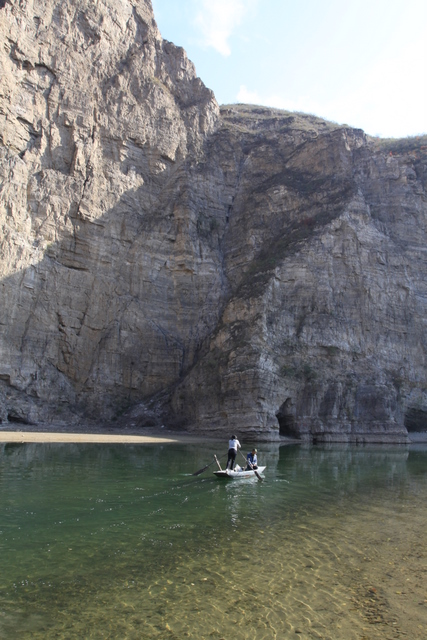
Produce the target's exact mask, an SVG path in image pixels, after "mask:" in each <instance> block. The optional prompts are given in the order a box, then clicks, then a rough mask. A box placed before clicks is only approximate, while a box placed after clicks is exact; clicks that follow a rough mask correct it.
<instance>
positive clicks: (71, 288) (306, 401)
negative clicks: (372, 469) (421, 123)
mask: <svg viewBox="0 0 427 640" xmlns="http://www.w3.org/2000/svg"><path fill="white" fill-rule="evenodd" d="M2 5H3V6H2V7H1V8H0V30H1V34H2V41H3V48H2V50H1V52H0V62H1V68H2V82H1V86H0V133H1V139H0V181H1V182H0V225H1V237H0V242H1V255H0V275H1V282H0V287H1V288H0V292H1V293H0V419H1V421H2V424H3V425H5V424H7V423H8V422H13V421H16V422H21V423H25V422H26V423H49V422H51V423H52V422H59V421H62V422H63V423H67V424H68V423H70V422H82V421H84V420H88V419H91V420H97V421H107V420H116V423H117V424H132V425H134V426H141V427H142V426H146V425H155V424H161V423H164V424H168V425H171V426H176V427H180V426H181V427H185V428H187V429H190V430H194V431H199V432H201V433H202V432H203V433H208V432H209V433H213V432H217V433H218V434H228V433H229V431H230V429H232V430H233V431H237V432H238V433H239V434H241V436H242V437H249V436H251V437H257V438H264V439H271V440H273V439H277V438H278V437H279V435H280V434H281V435H293V436H297V437H302V438H305V439H313V440H317V441H321V440H349V441H404V440H405V438H406V437H407V430H408V429H409V430H418V431H419V430H424V429H426V421H425V419H426V416H427V380H426V367H425V358H426V335H427V334H426V327H425V323H426V320H425V318H426V317H427V313H426V311H427V308H426V307H427V285H426V282H427V265H426V259H425V255H426V253H425V252H426V250H425V247H426V246H427V243H426V219H427V218H426V214H427V205H426V183H427V152H426V149H427V147H426V140H425V138H424V139H423V138H420V139H411V140H402V141H379V140H372V139H370V138H368V137H366V136H365V135H364V133H363V132H362V131H360V130H354V129H352V128H350V127H347V126H339V125H335V124H331V123H328V122H325V121H323V120H321V119H318V118H315V117H312V116H306V115H302V114H293V113H288V112H283V111H275V110H271V109H265V108H257V107H250V106H242V105H233V106H229V107H223V108H222V109H221V111H220V109H219V107H218V105H217V103H216V101H215V98H214V96H213V94H212V92H211V91H209V90H208V89H207V88H206V87H205V86H204V85H203V83H202V82H201V80H200V79H199V78H198V77H197V75H196V72H195V69H194V66H193V65H192V63H191V62H190V61H189V60H188V58H187V56H186V54H185V52H184V51H183V50H182V49H180V48H178V47H175V46H174V45H173V44H171V43H169V42H166V41H164V40H162V38H161V36H160V34H159V32H158V29H157V27H156V24H155V20H154V16H153V12H152V7H151V3H150V2H149V0H116V1H115V2H112V1H110V0H102V1H98V2H97V3H93V2H87V0H72V1H69V2H53V1H52V0H47V1H46V0H45V1H43V2H42V1H41V0H40V1H39V0H27V1H25V0H21V1H20V2H18V1H17V0H6V1H5V2H4V3H2Z"/></svg>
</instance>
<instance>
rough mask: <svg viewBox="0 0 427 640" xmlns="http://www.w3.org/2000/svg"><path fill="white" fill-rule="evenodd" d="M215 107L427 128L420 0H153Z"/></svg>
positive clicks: (426, 56) (400, 132) (424, 22)
mask: <svg viewBox="0 0 427 640" xmlns="http://www.w3.org/2000/svg"><path fill="white" fill-rule="evenodd" d="M152 3H153V8H154V14H155V17H156V21H157V24H158V27H159V29H160V32H161V34H162V36H163V37H164V38H166V39H167V40H171V41H172V42H174V43H175V44H176V45H178V46H181V47H184V49H185V50H186V52H187V54H188V57H189V58H190V59H191V60H192V61H193V62H194V64H195V66H196V71H197V74H198V75H199V76H200V78H201V79H202V80H203V82H204V83H205V84H206V85H207V86H208V87H209V88H210V89H212V90H213V91H214V93H215V96H216V98H217V100H218V102H219V103H220V104H228V103H233V102H247V103H252V104H262V105H266V106H271V107H279V108H282V109H287V110H290V111H303V112H305V113H314V114H315V115H318V116H320V117H322V118H325V119H327V120H333V121H335V122H339V123H341V124H343V123H346V124H349V125H351V126H354V127H360V128H361V129H363V130H364V131H366V133H369V134H371V135H379V136H382V137H403V136H408V135H418V134H421V133H427V0H346V1H345V0H339V1H338V0H152Z"/></svg>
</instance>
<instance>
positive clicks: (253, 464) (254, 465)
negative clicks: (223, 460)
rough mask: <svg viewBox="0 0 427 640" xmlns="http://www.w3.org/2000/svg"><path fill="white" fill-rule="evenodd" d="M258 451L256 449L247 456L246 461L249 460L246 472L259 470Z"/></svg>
mask: <svg viewBox="0 0 427 640" xmlns="http://www.w3.org/2000/svg"><path fill="white" fill-rule="evenodd" d="M257 453H258V452H257V450H256V449H252V451H250V452H249V453H248V455H247V456H246V460H247V462H248V463H247V465H246V469H245V470H246V471H249V470H250V469H258V456H257Z"/></svg>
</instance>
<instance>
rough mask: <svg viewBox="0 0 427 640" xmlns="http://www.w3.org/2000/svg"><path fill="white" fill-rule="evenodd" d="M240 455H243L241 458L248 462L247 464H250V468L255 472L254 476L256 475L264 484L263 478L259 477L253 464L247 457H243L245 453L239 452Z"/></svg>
mask: <svg viewBox="0 0 427 640" xmlns="http://www.w3.org/2000/svg"><path fill="white" fill-rule="evenodd" d="M239 453H240V454H241V456H242V458H243V460H244V461H245V462H247V463H248V465H249V466H250V468H251V469H252V471H253V472H254V474H255V475H256V477H257V478H258V480H261V482H262V478H261V476H260V475H259V473H258V471H257V470H256V469H254V466H253V464H251V463H250V462H249V460H248V459H247V458H245V456H244V455H243V453H242V452H241V451H239Z"/></svg>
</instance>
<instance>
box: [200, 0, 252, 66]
mask: <svg viewBox="0 0 427 640" xmlns="http://www.w3.org/2000/svg"><path fill="white" fill-rule="evenodd" d="M254 1H255V0H197V5H198V10H197V13H196V17H195V19H194V23H195V25H196V26H197V28H198V29H199V30H200V31H201V33H202V37H203V40H202V44H203V45H204V46H205V47H212V48H213V49H215V50H216V51H218V52H219V53H221V55H223V56H229V55H230V53H231V49H230V45H229V43H228V40H229V38H230V36H231V35H232V34H233V32H234V30H235V29H236V27H238V26H239V24H240V23H241V21H242V18H243V17H244V15H245V14H246V13H247V12H248V10H249V9H250V7H251V6H253V5H254Z"/></svg>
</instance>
